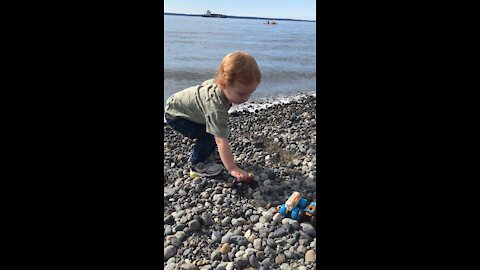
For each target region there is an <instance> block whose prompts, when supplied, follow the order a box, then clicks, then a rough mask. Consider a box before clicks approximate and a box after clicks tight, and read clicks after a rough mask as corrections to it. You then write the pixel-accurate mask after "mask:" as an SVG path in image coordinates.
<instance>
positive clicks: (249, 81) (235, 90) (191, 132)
mask: <svg viewBox="0 0 480 270" xmlns="http://www.w3.org/2000/svg"><path fill="white" fill-rule="evenodd" d="M260 79H261V74H260V69H259V67H258V65H257V62H256V61H255V59H254V58H253V57H252V56H251V55H250V54H248V53H246V52H233V53H230V54H228V55H226V56H225V57H224V58H223V60H222V62H221V63H220V66H219V67H218V70H217V74H216V77H215V79H212V80H208V81H205V82H203V83H202V85H197V86H192V87H189V88H187V89H185V90H182V91H180V92H177V93H175V94H174V95H172V96H171V97H169V98H168V100H167V103H166V108H165V119H166V121H167V124H168V125H169V126H170V127H171V128H172V129H173V130H175V131H177V132H179V133H181V134H182V135H184V136H186V137H189V138H192V139H194V138H195V139H197V141H196V144H195V146H194V149H193V153H192V156H191V158H190V175H191V176H193V177H195V176H197V175H198V176H215V175H218V174H220V173H221V172H222V171H223V166H222V165H220V164H217V163H215V162H214V161H215V160H218V157H215V156H216V151H215V148H216V147H217V148H218V154H219V155H220V159H221V161H222V163H223V165H224V167H225V168H226V169H227V171H228V172H229V173H230V175H232V176H233V177H236V178H237V179H238V180H239V181H243V180H245V179H246V178H247V177H248V173H247V172H245V171H244V170H242V169H240V168H239V167H238V166H237V164H236V163H235V161H234V158H233V154H232V150H231V148H230V144H229V142H228V136H229V128H228V116H229V115H228V110H229V109H230V107H231V106H232V103H233V104H241V103H244V102H245V101H247V100H248V99H249V98H250V96H251V95H252V93H253V92H254V91H255V90H256V88H257V86H258V84H259V83H260Z"/></svg>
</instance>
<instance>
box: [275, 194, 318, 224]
mask: <svg viewBox="0 0 480 270" xmlns="http://www.w3.org/2000/svg"><path fill="white" fill-rule="evenodd" d="M316 207H317V203H316V202H311V203H310V204H309V203H308V201H307V199H305V198H302V197H301V195H300V192H296V191H295V192H294V193H293V194H292V195H290V197H289V198H288V200H287V201H286V202H285V203H284V204H282V206H281V207H280V214H281V215H282V216H284V217H291V218H292V219H295V220H298V221H299V222H302V221H310V223H312V224H314V223H315V218H316Z"/></svg>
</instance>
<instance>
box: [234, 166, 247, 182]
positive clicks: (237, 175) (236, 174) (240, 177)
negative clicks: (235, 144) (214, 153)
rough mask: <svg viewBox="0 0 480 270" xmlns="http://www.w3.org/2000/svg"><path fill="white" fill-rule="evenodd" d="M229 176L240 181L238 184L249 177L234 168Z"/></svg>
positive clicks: (244, 172)
mask: <svg viewBox="0 0 480 270" xmlns="http://www.w3.org/2000/svg"><path fill="white" fill-rule="evenodd" d="M230 175H231V176H233V177H235V178H237V179H238V181H240V182H242V181H245V180H247V178H248V177H250V176H249V175H248V173H247V172H246V171H244V170H242V169H240V168H235V169H233V170H231V171H230Z"/></svg>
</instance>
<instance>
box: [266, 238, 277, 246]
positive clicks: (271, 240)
mask: <svg viewBox="0 0 480 270" xmlns="http://www.w3.org/2000/svg"><path fill="white" fill-rule="evenodd" d="M267 245H268V246H269V247H271V248H276V247H277V244H275V241H274V240H273V239H272V238H268V239H267Z"/></svg>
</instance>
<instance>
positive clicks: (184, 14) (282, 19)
mask: <svg viewBox="0 0 480 270" xmlns="http://www.w3.org/2000/svg"><path fill="white" fill-rule="evenodd" d="M163 15H180V16H202V15H204V14H188V13H176V12H163ZM222 15H225V16H227V18H238V19H259V20H278V21H303V22H317V20H316V19H315V20H307V19H289V18H267V17H256V16H255V17H254V16H236V15H227V14H222Z"/></svg>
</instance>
